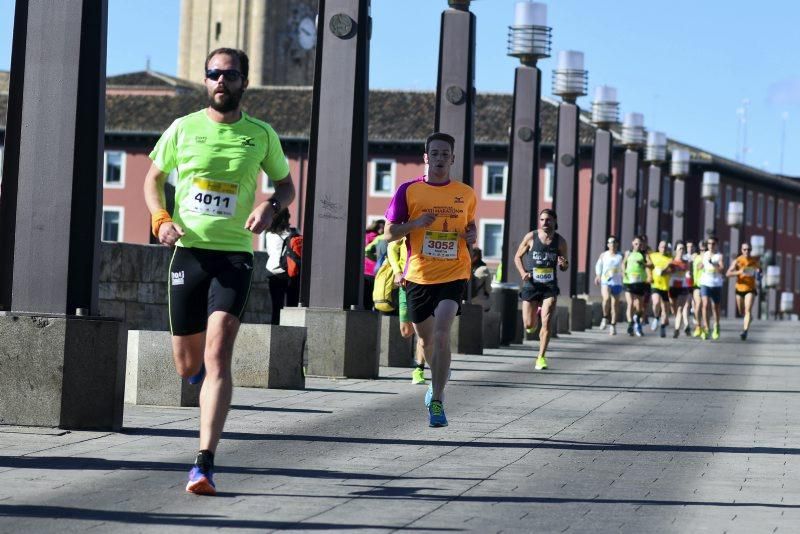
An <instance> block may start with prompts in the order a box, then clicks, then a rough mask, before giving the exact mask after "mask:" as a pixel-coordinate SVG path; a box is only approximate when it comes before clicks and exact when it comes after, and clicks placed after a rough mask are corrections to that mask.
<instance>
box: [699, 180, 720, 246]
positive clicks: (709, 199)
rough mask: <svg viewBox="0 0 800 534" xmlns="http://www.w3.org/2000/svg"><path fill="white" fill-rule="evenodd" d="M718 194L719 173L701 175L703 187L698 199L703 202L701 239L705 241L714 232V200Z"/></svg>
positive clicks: (715, 218)
mask: <svg viewBox="0 0 800 534" xmlns="http://www.w3.org/2000/svg"><path fill="white" fill-rule="evenodd" d="M718 194H719V173H718V172H712V171H706V172H704V173H703V185H702V187H701V189H700V197H701V198H702V199H703V200H704V201H705V203H704V205H703V237H702V239H706V238H708V237H709V236H712V235H714V233H715V231H716V221H717V217H716V216H717V214H716V202H715V201H716V199H717V195H718Z"/></svg>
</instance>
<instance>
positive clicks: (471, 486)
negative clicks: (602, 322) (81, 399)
mask: <svg viewBox="0 0 800 534" xmlns="http://www.w3.org/2000/svg"><path fill="white" fill-rule="evenodd" d="M646 334H649V335H646V336H645V337H644V338H642V339H635V338H630V337H628V336H627V335H625V333H624V330H623V333H622V335H617V336H616V337H611V336H608V335H607V334H605V333H601V332H600V331H598V330H597V329H595V330H593V331H587V332H583V333H575V334H572V335H568V336H567V335H562V336H561V338H560V339H557V340H554V341H553V344H552V352H551V353H550V354H549V358H548V359H549V361H550V369H549V370H548V371H544V372H534V371H533V370H532V365H531V363H532V356H533V355H534V350H533V346H532V345H531V344H526V345H525V346H521V345H516V346H512V347H504V348H501V349H497V350H487V351H486V354H484V355H483V356H465V355H456V356H455V357H454V362H453V375H452V381H451V382H450V385H449V386H448V389H447V397H446V399H445V408H446V411H447V416H448V418H449V420H450V426H449V427H447V428H441V429H431V428H428V426H427V419H426V411H425V409H424V406H423V396H424V393H425V388H424V387H421V386H414V385H412V384H411V383H410V372H409V370H408V369H398V368H382V369H381V378H380V380H374V381H366V380H327V379H309V380H308V382H307V386H308V388H307V389H306V390H305V391H279V390H258V389H246V388H237V389H236V391H235V394H234V402H233V408H232V410H231V413H230V416H229V419H228V424H227V426H226V432H225V434H224V436H223V440H222V443H221V445H220V448H219V450H218V453H217V469H218V473H217V476H216V481H217V486H218V489H219V495H218V496H217V497H213V498H212V497H199V496H195V495H189V494H186V493H184V484H185V477H186V473H187V472H188V469H189V467H190V464H191V462H192V461H193V458H194V454H195V451H196V449H197V428H198V418H197V417H198V411H197V410H196V409H192V408H181V409H176V408H158V407H138V406H126V410H125V430H124V432H122V433H101V432H65V431H61V430H57V429H55V430H54V429H24V428H18V427H16V428H15V427H0V532H72V531H84V530H93V531H95V532H112V531H125V532H142V531H146V532H163V531H176V532H180V531H185V532H189V531H193V530H195V529H197V528H200V527H208V528H229V529H236V531H239V532H250V531H252V532H256V531H257V532H264V531H270V530H280V529H288V530H312V531H319V530H338V531H346V532H352V531H372V532H385V531H394V530H409V531H420V532H464V531H476V532H513V531H516V532H720V533H721V532H747V533H751V532H797V531H798V530H800V446H799V445H798V443H800V354H798V341H800V336H798V323H777V322H770V323H767V322H760V323H756V324H755V325H754V327H753V329H752V331H751V335H750V340H748V341H747V342H746V343H743V342H741V341H740V340H739V337H738V323H732V322H731V323H724V324H723V337H722V339H721V340H719V341H716V342H712V341H705V342H704V341H699V340H696V339H686V338H683V337H681V338H679V339H678V340H672V339H671V338H669V339H659V338H658V337H657V336H655V335H653V333H651V332H649V329H648V330H647V331H646Z"/></svg>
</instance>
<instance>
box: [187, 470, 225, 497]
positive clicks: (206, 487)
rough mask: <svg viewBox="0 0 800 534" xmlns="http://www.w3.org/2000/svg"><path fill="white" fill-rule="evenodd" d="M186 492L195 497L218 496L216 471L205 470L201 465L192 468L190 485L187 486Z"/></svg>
mask: <svg viewBox="0 0 800 534" xmlns="http://www.w3.org/2000/svg"><path fill="white" fill-rule="evenodd" d="M186 491H187V492H189V493H194V494H195V495H216V494H217V487H216V485H214V471H213V470H212V469H203V468H202V467H200V466H199V465H195V466H194V467H192V470H191V471H189V483H188V484H186Z"/></svg>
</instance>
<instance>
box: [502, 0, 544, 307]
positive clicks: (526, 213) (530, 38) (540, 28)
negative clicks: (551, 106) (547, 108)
mask: <svg viewBox="0 0 800 534" xmlns="http://www.w3.org/2000/svg"><path fill="white" fill-rule="evenodd" d="M550 35H551V28H549V27H548V26H547V6H546V5H545V4H541V3H537V2H517V4H516V6H515V10H514V25H513V26H510V27H509V29H508V55H509V56H511V57H516V58H519V61H520V65H519V66H518V67H517V68H516V69H515V70H514V109H513V111H512V123H511V135H510V139H509V145H508V146H509V149H510V152H509V164H508V168H509V176H508V185H507V187H506V206H505V222H506V224H505V232H503V271H502V281H503V282H511V283H515V284H519V283H520V282H521V279H520V277H519V273H517V270H516V269H514V268H513V265H514V254H515V253H516V251H517V248H518V247H519V243H520V241H521V240H522V237H523V236H524V235H525V234H527V233H528V232H530V231H531V229H532V228H536V226H537V224H536V221H537V212H538V207H539V194H538V193H539V142H540V132H541V129H540V127H539V110H540V102H541V91H542V71H541V70H539V68H538V67H537V66H536V62H537V61H539V60H540V59H544V58H547V57H550ZM515 298H516V297H515ZM514 312H515V315H516V302H514ZM515 318H516V317H515Z"/></svg>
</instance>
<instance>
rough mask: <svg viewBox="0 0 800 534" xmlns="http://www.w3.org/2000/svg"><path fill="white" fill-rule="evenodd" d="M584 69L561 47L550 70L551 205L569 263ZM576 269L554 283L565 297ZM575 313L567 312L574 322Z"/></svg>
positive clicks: (573, 290) (573, 257) (579, 58)
mask: <svg viewBox="0 0 800 534" xmlns="http://www.w3.org/2000/svg"><path fill="white" fill-rule="evenodd" d="M588 76H589V74H588V72H587V71H586V70H585V69H584V68H583V52H578V51H575V50H562V51H561V52H559V53H558V66H557V68H556V69H555V70H554V71H553V94H556V95H558V96H560V97H561V99H562V102H561V103H560V104H559V105H558V126H557V131H558V136H557V138H556V176H555V184H554V186H555V192H554V195H553V200H554V202H553V207H554V208H555V210H556V213H559V212H560V215H561V216H560V217H559V220H560V222H561V224H560V225H559V226H560V231H559V233H560V234H561V235H563V236H564V238H566V240H567V243H573V245H572V246H570V247H569V258H568V260H569V263H570V264H571V265H574V266H576V267H577V265H578V247H577V244H578V225H577V224H576V223H577V219H578V118H579V116H580V109H579V108H578V106H577V105H576V104H575V101H576V100H577V99H578V97H580V96H583V95H585V94H586V91H587V83H588ZM577 271H578V269H576V268H573V269H567V270H566V271H560V270H559V273H558V285H559V287H560V288H561V290H562V291H563V292H564V294H565V295H566V296H568V297H572V296H575V295H576V294H577V284H576V282H577V278H576V275H577ZM575 315H577V314H571V319H572V321H573V324H574V325H582V324H583V321H582V320H581V321H580V322H575V320H576V317H575Z"/></svg>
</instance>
